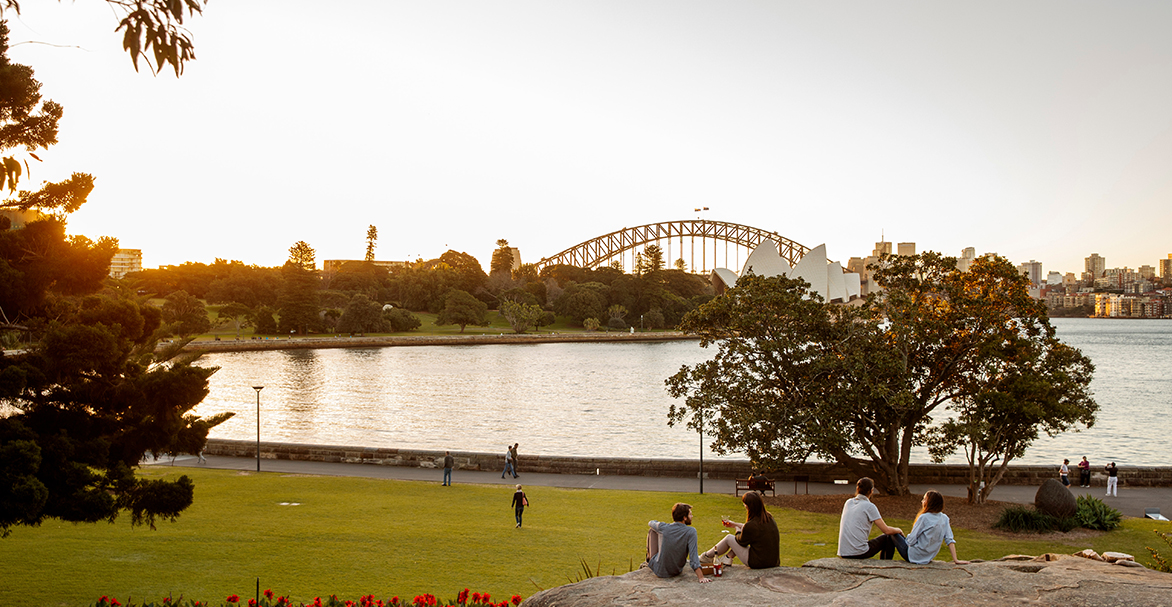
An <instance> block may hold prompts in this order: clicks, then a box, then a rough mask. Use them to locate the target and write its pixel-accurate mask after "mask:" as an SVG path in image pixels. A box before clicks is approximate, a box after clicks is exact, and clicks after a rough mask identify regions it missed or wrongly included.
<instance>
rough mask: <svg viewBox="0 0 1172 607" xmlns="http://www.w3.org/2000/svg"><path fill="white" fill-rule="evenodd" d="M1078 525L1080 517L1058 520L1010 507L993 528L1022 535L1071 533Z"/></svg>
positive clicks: (1031, 511) (1019, 507)
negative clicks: (1054, 532) (1052, 532)
mask: <svg viewBox="0 0 1172 607" xmlns="http://www.w3.org/2000/svg"><path fill="white" fill-rule="evenodd" d="M1078 525H1079V521H1078V517H1067V518H1058V517H1056V516H1050V515H1049V514H1045V513H1043V512H1038V511H1037V510H1034V509H1033V508H1026V507H1024V506H1010V507H1008V508H1006V509H1005V510H1002V511H1001V515H1000V516H999V517H997V522H996V523H993V526H994V527H996V528H998V529H1003V530H1005V531H1012V532H1014V533H1021V532H1023V531H1029V532H1032V533H1045V532H1047V531H1054V530H1058V531H1070V530H1071V529H1074V528H1075V527H1078Z"/></svg>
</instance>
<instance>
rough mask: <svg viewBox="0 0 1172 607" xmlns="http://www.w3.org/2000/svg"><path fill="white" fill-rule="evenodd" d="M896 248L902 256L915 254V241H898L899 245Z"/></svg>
mask: <svg viewBox="0 0 1172 607" xmlns="http://www.w3.org/2000/svg"><path fill="white" fill-rule="evenodd" d="M896 250H897V251H899V253H898V254H899V255H902V256H904V257H911V256H912V255H915V254H916V243H914V242H901V243H899V246H898V247H897V248H896Z"/></svg>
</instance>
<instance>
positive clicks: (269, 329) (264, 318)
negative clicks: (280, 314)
mask: <svg viewBox="0 0 1172 607" xmlns="http://www.w3.org/2000/svg"><path fill="white" fill-rule="evenodd" d="M274 314H276V311H275V310H273V309H272V308H270V307H268V306H261V307H259V308H257V309H256V310H255V311H254V312H253V314H252V320H251V322H252V326H254V327H256V333H257V334H260V335H274V334H276V332H277V319H276V318H275V317H274V316H273V315H274Z"/></svg>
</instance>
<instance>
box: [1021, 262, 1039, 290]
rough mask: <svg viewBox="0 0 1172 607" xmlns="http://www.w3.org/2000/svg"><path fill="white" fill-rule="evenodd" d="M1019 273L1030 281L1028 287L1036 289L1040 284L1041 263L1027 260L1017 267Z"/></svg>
mask: <svg viewBox="0 0 1172 607" xmlns="http://www.w3.org/2000/svg"><path fill="white" fill-rule="evenodd" d="M1017 269H1018V271H1019V272H1021V273H1022V274H1024V275H1025V277H1026V278H1028V279H1030V286H1031V287H1036V286H1038V285H1040V284H1041V283H1042V262H1040V261H1034V260H1032V259H1031V260H1029V261H1027V262H1025V263H1023V264H1021V265H1019V266H1017Z"/></svg>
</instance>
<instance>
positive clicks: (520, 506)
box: [513, 485, 529, 529]
mask: <svg viewBox="0 0 1172 607" xmlns="http://www.w3.org/2000/svg"><path fill="white" fill-rule="evenodd" d="M528 505H529V498H527V497H525V492H524V491H521V485H517V491H515V492H514V493H513V513H514V514H515V515H516V516H517V528H518V529H520V528H521V515H522V514H524V513H525V506H528Z"/></svg>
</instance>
